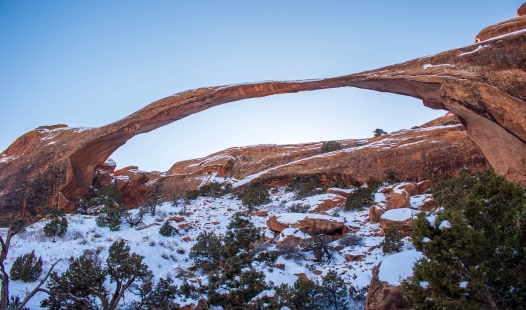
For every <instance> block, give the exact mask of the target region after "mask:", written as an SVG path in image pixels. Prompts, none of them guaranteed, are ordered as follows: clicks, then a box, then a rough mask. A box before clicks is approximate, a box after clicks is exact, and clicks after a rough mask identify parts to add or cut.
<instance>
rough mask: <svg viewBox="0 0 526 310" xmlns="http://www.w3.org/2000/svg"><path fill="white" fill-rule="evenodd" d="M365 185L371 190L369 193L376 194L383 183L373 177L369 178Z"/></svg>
mask: <svg viewBox="0 0 526 310" xmlns="http://www.w3.org/2000/svg"><path fill="white" fill-rule="evenodd" d="M366 184H367V188H368V189H369V190H371V192H376V191H377V190H378V188H380V186H382V184H383V182H382V181H381V180H378V179H377V178H375V177H369V179H367V182H366Z"/></svg>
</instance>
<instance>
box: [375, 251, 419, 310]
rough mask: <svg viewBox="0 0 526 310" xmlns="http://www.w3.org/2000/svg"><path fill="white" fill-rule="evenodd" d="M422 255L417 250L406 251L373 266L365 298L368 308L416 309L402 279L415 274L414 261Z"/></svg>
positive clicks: (379, 309)
mask: <svg viewBox="0 0 526 310" xmlns="http://www.w3.org/2000/svg"><path fill="white" fill-rule="evenodd" d="M419 257H421V256H420V254H419V253H418V252H416V251H414V250H413V251H405V252H401V253H397V254H393V255H390V256H387V257H386V258H384V261H383V262H382V263H380V265H378V266H375V267H374V268H373V277H372V279H371V283H370V284H369V290H368V292H367V297H366V298H365V309H366V310H410V309H414V308H413V306H412V305H411V303H410V302H409V301H408V300H407V299H406V298H405V297H404V294H403V292H402V287H401V286H400V284H401V281H403V280H405V279H407V278H409V277H411V276H412V275H413V268H412V267H413V263H414V262H415V261H416V260H417V259H418V258H419Z"/></svg>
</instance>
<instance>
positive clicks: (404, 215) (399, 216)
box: [380, 208, 415, 221]
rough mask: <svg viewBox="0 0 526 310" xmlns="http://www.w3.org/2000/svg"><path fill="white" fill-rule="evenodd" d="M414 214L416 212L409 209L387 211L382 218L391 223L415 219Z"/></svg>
mask: <svg viewBox="0 0 526 310" xmlns="http://www.w3.org/2000/svg"><path fill="white" fill-rule="evenodd" d="M414 213H415V211H413V210H411V209H409V208H400V209H393V210H387V211H385V213H384V214H382V216H381V217H380V218H383V219H386V220H391V221H405V220H407V219H410V218H411V217H413V214H414Z"/></svg>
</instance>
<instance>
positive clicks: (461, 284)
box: [458, 281, 469, 288]
mask: <svg viewBox="0 0 526 310" xmlns="http://www.w3.org/2000/svg"><path fill="white" fill-rule="evenodd" d="M468 284H469V282H468V281H462V282H460V284H459V285H458V287H460V288H466V287H468Z"/></svg>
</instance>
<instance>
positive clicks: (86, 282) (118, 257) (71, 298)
mask: <svg viewBox="0 0 526 310" xmlns="http://www.w3.org/2000/svg"><path fill="white" fill-rule="evenodd" d="M143 259H144V257H143V256H141V255H138V254H136V253H131V252H130V247H129V246H128V245H127V244H126V242H125V241H124V240H119V241H115V242H114V243H113V244H112V245H111V246H110V247H109V249H108V258H107V259H106V261H102V260H101V258H100V256H98V254H96V253H95V252H85V253H84V254H83V255H81V256H80V257H78V258H72V259H71V261H70V264H69V267H68V269H67V270H66V271H65V272H64V273H63V274H62V275H58V274H57V273H55V272H53V273H51V275H50V280H49V282H48V284H47V290H48V298H46V299H44V300H43V301H42V302H41V307H43V308H47V309H99V308H101V307H100V305H101V306H102V308H103V309H117V307H118V305H119V301H120V300H121V299H123V298H125V296H126V294H127V293H129V292H130V290H133V291H134V293H135V295H136V296H140V301H141V302H143V303H145V302H146V301H147V300H148V298H150V297H151V296H152V294H155V293H160V292H156V291H155V290H153V289H148V286H150V287H151V286H152V285H151V283H152V277H153V274H152V272H151V271H150V270H148V266H147V265H145V264H144V263H143V262H142V260H143ZM107 283H116V285H111V286H108V285H107ZM167 284H170V283H167ZM173 289H174V288H172V289H170V290H169V291H173ZM168 295H169V294H168ZM169 296H171V295H169ZM146 309H153V308H146Z"/></svg>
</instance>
